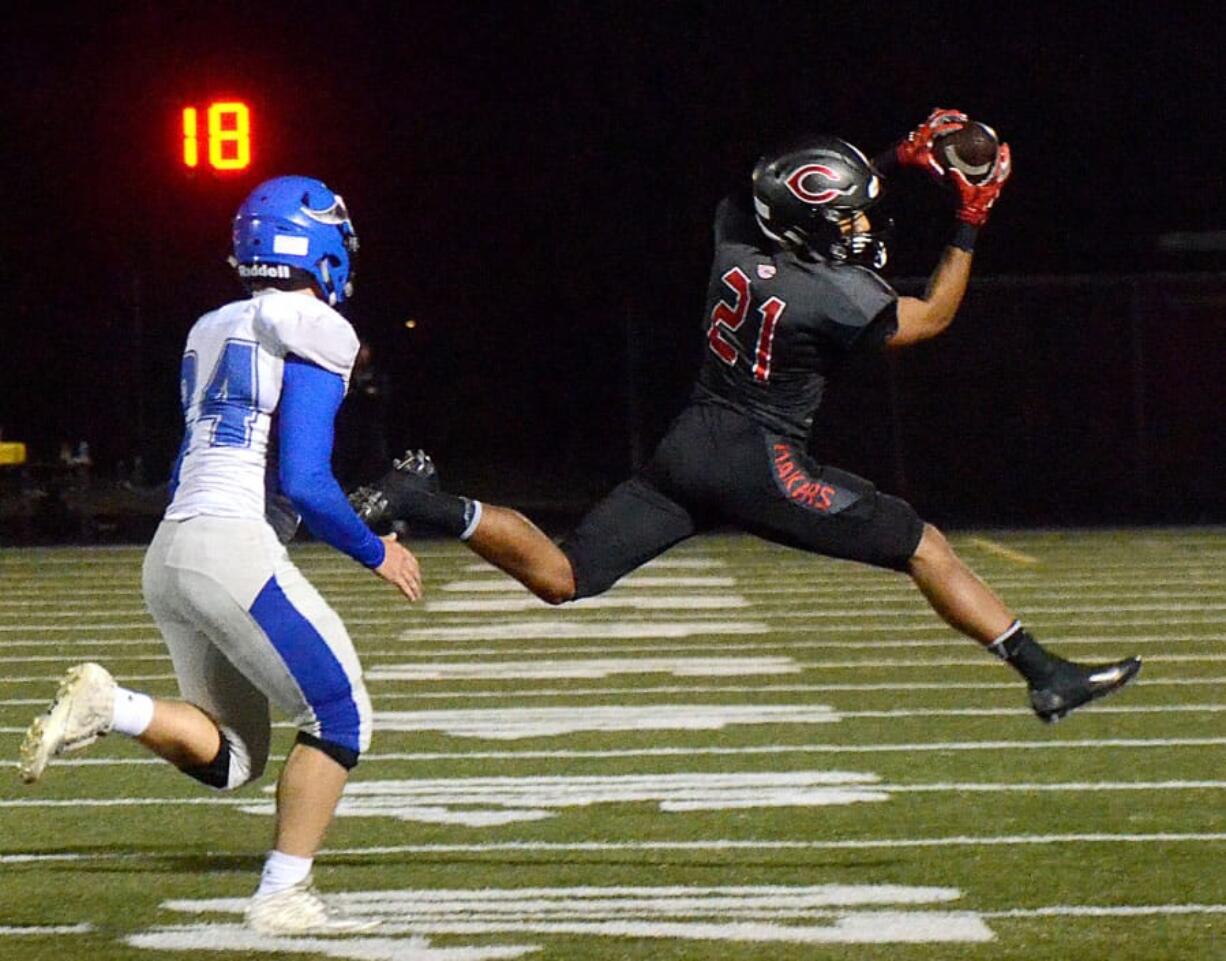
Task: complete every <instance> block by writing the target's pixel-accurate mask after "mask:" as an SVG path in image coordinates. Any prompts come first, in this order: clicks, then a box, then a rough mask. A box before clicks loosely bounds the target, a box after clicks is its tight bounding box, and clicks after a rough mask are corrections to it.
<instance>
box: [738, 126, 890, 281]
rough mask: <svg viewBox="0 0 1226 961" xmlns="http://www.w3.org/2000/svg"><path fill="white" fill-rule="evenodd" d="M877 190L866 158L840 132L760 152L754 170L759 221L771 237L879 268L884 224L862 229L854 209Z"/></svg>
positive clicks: (865, 204)
mask: <svg viewBox="0 0 1226 961" xmlns="http://www.w3.org/2000/svg"><path fill="white" fill-rule="evenodd" d="M880 195H881V178H880V177H879V176H878V174H877V171H876V170H875V169H873V165H872V163H871V162H870V161H869V159H868V158H867V157H866V156H864V154H863V153H861V152H860V150H859V149H857V148H856V147H853V146H852V145H851V144H849V143H848V142H847V141H846V140H841V139H839V138H838V137H826V136H821V137H807V138H805V139H803V140H798V141H795V142H793V143H791V144H789V145H787V146H786V147H784V148H783V149H781V150H777V151H774V152H773V153H769V154H767V155H766V156H764V157H762V158H761V159H760V160H759V161H758V163H757V165H756V166H755V167H754V170H753V204H754V213H755V214H756V216H757V220H758V226H759V227H761V228H762V232H763V233H765V234H766V236H768V237H770V238H771V239H772V240H775V241H778V242H779V243H781V244H784V245H786V246H790V247H797V248H801V249H804V250H807V251H809V252H810V253H812V254H814V255H816V256H818V257H821V258H823V259H826V260H834V261H838V262H846V263H856V264H862V265H863V266H866V267H872V268H873V269H875V270H880V269H881V268H882V267H884V266H885V264H886V259H887V258H888V256H889V253H888V250H887V247H886V240H887V234H888V232H889V225H888V223H887V224H884V225H883V229H878V230H860V229H859V225H858V224H857V223H856V221H857V220H859V218H857V216H856V215H857V214H861V213H864V212H865V211H866V210H868V208H869V207H871V206H872V205H873V204H874V203H876V202H877V199H878V197H880Z"/></svg>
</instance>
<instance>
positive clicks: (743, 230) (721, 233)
mask: <svg viewBox="0 0 1226 961" xmlns="http://www.w3.org/2000/svg"><path fill="white" fill-rule="evenodd" d="M761 242H762V232H761V231H760V230H759V229H758V224H757V221H755V220H754V216H753V200H752V198H751V197H750V196H749V192H748V191H744V192H738V193H734V194H729V195H728V196H727V197H725V198H724V199H723V200H721V201H720V202H719V206H718V207H716V208H715V245H716V246H717V247H718V246H719V245H720V244H729V243H731V244H749V245H751V246H753V245H757V244H760V243H761Z"/></svg>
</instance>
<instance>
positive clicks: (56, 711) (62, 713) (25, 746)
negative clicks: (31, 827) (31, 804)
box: [17, 663, 115, 784]
mask: <svg viewBox="0 0 1226 961" xmlns="http://www.w3.org/2000/svg"><path fill="white" fill-rule="evenodd" d="M114 709H115V679H114V678H113V677H111V674H110V672H109V671H108V670H107V669H106V668H105V667H103V666H102V665H101V664H93V663H87V664H78V665H77V666H76V667H74V668H71V669H70V670H69V671H68V673H67V674H65V675H64V679H63V680H62V681H61V682H60V689H59V690H58V691H57V692H56V695H55V700H54V701H52V702H51V706H50V707H49V708H47V712H46V713H45V714H43V715H41V716H39V717H36V718H35V719H34V723H33V724H31V725H30V728H29V730H27V731H26V736H25V740H23V741H22V742H21V761H20V762H19V763H18V765H17V771H18V773H19V774H20V775H21V779H22V780H23V781H25V782H26V783H27V784H32V783H34V782H35V781H37V780H38V779H39V778H40V777H42V774H43V771H44V769H45V768H46V767H47V762H48V761H50V760H51V759H52V758H53V757H57V756H58V755H60V754H67V753H69V752H71V751H79V750H81V749H82V748H84V747H88V746H89V745H91V744H93V743H94V741H96V740H98V738H100V737H102V735H104V734H106V733H107V732H108V731H109V730H110V729H111V720H112V716H113V713H114Z"/></svg>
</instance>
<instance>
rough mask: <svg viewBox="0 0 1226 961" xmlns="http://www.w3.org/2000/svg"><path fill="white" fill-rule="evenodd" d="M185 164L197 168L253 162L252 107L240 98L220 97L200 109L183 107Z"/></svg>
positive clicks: (245, 165)
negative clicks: (227, 98) (202, 123)
mask: <svg viewBox="0 0 1226 961" xmlns="http://www.w3.org/2000/svg"><path fill="white" fill-rule="evenodd" d="M182 116H183V152H182V160H183V166H185V167H187V168H188V169H190V170H197V169H199V168H200V167H201V166H202V165H207V166H208V167H210V168H211V169H213V170H220V171H229V170H246V169H247V168H248V167H249V166H251V108H250V107H248V106H247V105H246V104H245V103H243V102H242V101H239V100H218V101H214V102H213V103H210V104H209V105H208V106H207V107H205V108H204V125H203V129H201V123H200V110H199V108H197V107H184V108H183V115H182Z"/></svg>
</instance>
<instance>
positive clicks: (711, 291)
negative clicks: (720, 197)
mask: <svg viewBox="0 0 1226 961" xmlns="http://www.w3.org/2000/svg"><path fill="white" fill-rule="evenodd" d="M897 302H898V294H897V293H895V291H894V289H893V288H892V287H890V285H889V284H887V283H886V282H885V281H883V280H882V279H881V278H880V277H878V276H877V275H876V274H874V273H873V272H872V271H871V270H869V269H867V268H865V267H859V266H856V265H853V264H837V263H830V262H827V261H823V260H808V259H804V258H802V257H800V256H798V255H797V254H795V253H793V252H791V251H788V250H786V249H783V248H781V247H780V246H779V245H778V244H775V243H773V242H772V241H770V240H769V239H768V238H767V237H766V236H765V235H764V234H763V233H762V231H761V230H760V229H759V228H758V226H757V223H756V222H755V221H754V219H753V216H752V214H751V213H750V211H749V198H748V197H745V198H743V199H742V198H740V197H728V198H726V199H725V200H724V201H723V202H722V203H720V205H719V209H718V210H717V211H716V214H715V260H714V262H713V264H712V266H711V279H710V283H709V285H708V288H707V304H706V313H705V321H704V323H705V326H706V333H707V348H708V349H707V350H706V351H705V352H704V359H703V363H702V369H701V370H700V372H699V375H698V387H697V389H696V391H695V400H697V401H699V402H702V401H704V400H705V401H710V400H712V399H713V398H718V399H719V401H721V402H723V403H726V404H729V405H731V406H733V407H736V408H737V409H739V410H742V411H744V412H745V413H747V414H749V415H750V416H751V417H753V418H754V419H755V420H758V421H760V422H761V423H763V424H765V425H766V426H768V427H770V428H771V429H773V430H776V431H779V432H781V433H784V434H788V435H791V436H797V437H803V436H805V435H806V434H807V432H808V429H809V425H810V423H811V422H812V420H813V414H814V412H815V411H816V410H817V407H818V405H819V404H820V403H821V400H822V392H823V390H824V389H825V386H826V381H827V380H828V379H829V378H830V376H831V374H832V373H833V372H834V371H835V370H836V369H837V367H838V365H839V363H840V362H841V361H842V360H843V359H844V358H845V357H847V355H848V354H849V353H850V352H851V351H853V350H861V349H865V348H866V347H868V348H871V347H878V346H880V345H881V344H883V343H884V342H885V341H886V340H887V339H888V338H889V337H890V336H891V335H892V334H893V333H894V331H895V330H896V329H897V327H898V316H897Z"/></svg>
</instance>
